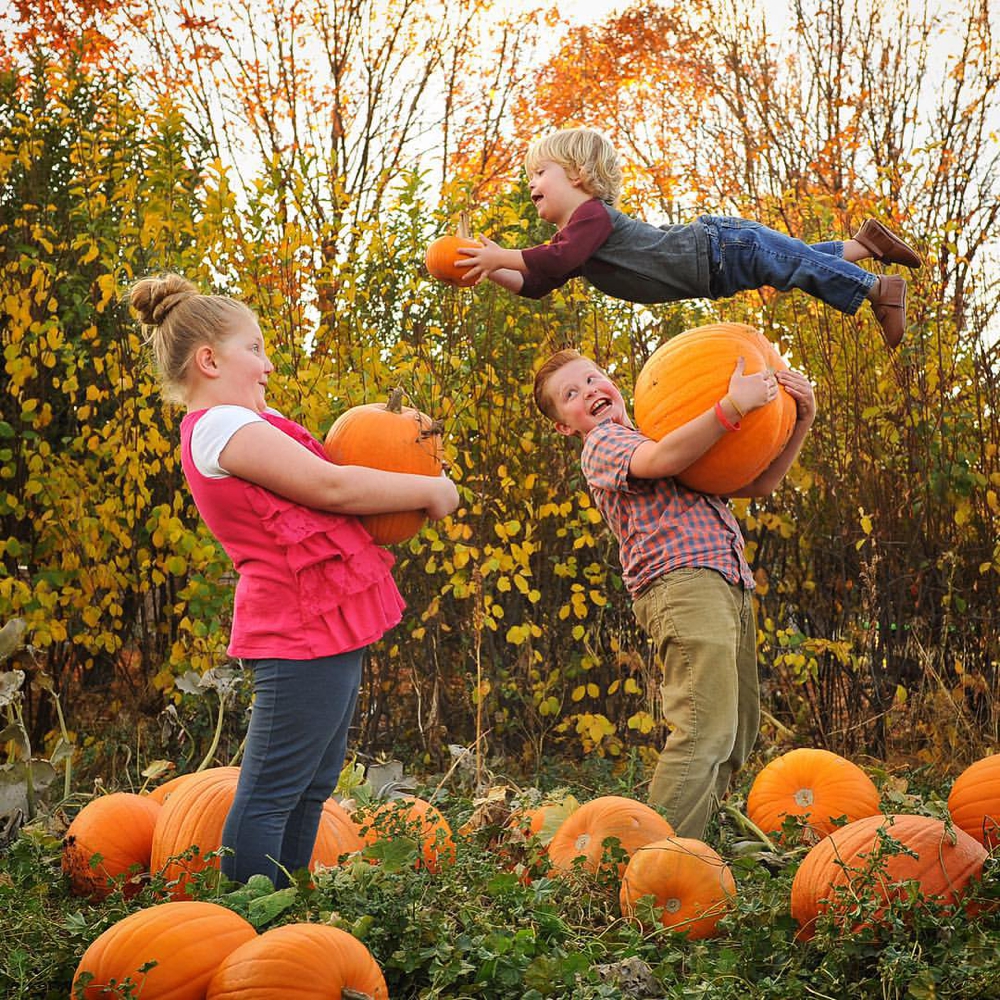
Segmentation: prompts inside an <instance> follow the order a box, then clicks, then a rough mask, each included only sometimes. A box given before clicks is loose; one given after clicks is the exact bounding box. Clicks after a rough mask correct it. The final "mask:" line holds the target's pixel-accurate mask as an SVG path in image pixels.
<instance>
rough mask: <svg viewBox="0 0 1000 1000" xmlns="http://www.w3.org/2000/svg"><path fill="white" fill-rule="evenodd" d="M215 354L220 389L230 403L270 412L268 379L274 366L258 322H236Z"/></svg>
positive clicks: (243, 318)
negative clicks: (268, 409)
mask: <svg viewBox="0 0 1000 1000" xmlns="http://www.w3.org/2000/svg"><path fill="white" fill-rule="evenodd" d="M214 353H215V360H216V367H217V369H218V372H219V378H220V380H222V382H221V385H220V388H223V389H224V392H225V395H226V397H227V399H228V400H229V401H230V402H232V403H234V404H236V405H239V406H245V407H247V408H248V409H251V410H255V411H256V412H257V413H262V412H263V411H264V410H265V409H266V408H267V403H266V402H265V400H264V396H265V394H266V392H267V377H268V375H270V374H271V372H273V371H274V365H272V364H271V362H270V361H269V360H268V357H267V350H266V349H265V347H264V337H263V336H262V335H261V332H260V327H259V326H258V325H257V320H256V319H254V318H253V316H250V315H242V316H240V317H239V318H237V319H236V320H234V322H233V324H232V326H231V327H230V332H229V335H228V336H227V337H224V338H223V339H222V340H221V341H220V342H219V344H218V345H217V346H216V348H215V352H214Z"/></svg>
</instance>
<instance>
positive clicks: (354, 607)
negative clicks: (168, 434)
mask: <svg viewBox="0 0 1000 1000" xmlns="http://www.w3.org/2000/svg"><path fill="white" fill-rule="evenodd" d="M206 412H207V411H206V410H197V411H195V412H193V413H188V414H187V415H186V416H185V417H184V419H183V421H182V422H181V465H182V467H183V469H184V475H185V476H186V478H187V481H188V486H189V488H190V490H191V495H192V496H193V497H194V502H195V504H196V506H197V507H198V512H199V513H200V514H201V516H202V519H203V520H204V521H205V523H206V524H207V525H208V527H209V529H210V530H211V532H212V533H213V534H214V535H215V537H216V538H217V539H218V540H219V543H220V544H221V545H222V548H223V549H224V550H225V552H226V555H228V556H229V558H230V559H231V560H232V561H233V567H234V569H235V570H236V572H237V573H238V574H239V582H238V583H237V585H236V597H235V602H234V607H233V624H232V632H231V636H230V643H229V650H228V652H229V655H230V656H233V657H241V658H247V659H257V658H261V657H275V658H281V659H295V660H300V659H301V660H305V659H315V658H316V657H319V656H334V655H336V654H338V653H346V652H348V651H349V650H352V649H359V648H360V647H362V646H366V645H368V644H369V643H371V642H374V641H375V640H376V639H379V638H380V637H381V636H382V635H383V634H384V633H385V632H387V631H388V630H389V629H390V628H392V627H393V626H394V625H396V624H398V622H399V620H400V619H401V618H402V612H403V609H404V608H405V607H406V605H405V603H404V601H403V598H402V597H401V596H400V593H399V591H398V590H397V588H396V584H395V581H394V580H393V578H392V572H391V568H392V564H393V562H394V560H393V557H392V555H391V554H390V553H389V552H387V551H386V550H385V549H382V548H380V547H379V546H377V545H376V544H375V543H374V542H373V541H372V539H371V536H370V535H369V534H368V532H367V531H366V530H365V529H364V527H362V525H361V522H360V520H359V519H358V518H357V517H354V516H352V515H345V514H333V513H329V512H327V511H320V510H314V509H313V508H311V507H303V506H302V505H301V504H297V503H293V502H292V501H290V500H286V499H285V498H284V497H281V496H278V495H277V494H276V493H272V492H270V490H266V489H264V488H263V487H262V486H257V485H255V484H254V483H250V482H248V481H247V480H245V479H240V478H239V477H238V476H226V477H224V478H209V477H207V476H203V475H202V474H201V473H200V472H199V471H198V470H197V468H196V467H195V464H194V460H193V459H192V456H191V434H192V432H193V431H194V427H195V425H196V424H197V422H198V420H199V419H200V418H201V417H202V416H203V415H204V414H205V413H206ZM261 416H262V417H263V419H265V420H266V421H267V422H268V423H269V424H272V425H273V426H274V427H277V428H278V430H280V431H283V432H284V433H285V434H287V435H288V436H289V437H291V438H293V439H294V440H296V441H298V442H299V443H300V444H301V445H303V447H306V448H308V449H309V450H310V451H312V452H313V453H315V454H316V455H319V456H320V457H321V458H323V459H325V460H328V459H327V456H326V453H325V452H324V451H323V448H322V446H321V445H320V443H319V442H318V441H317V440H316V439H315V438H314V437H313V436H312V435H311V434H310V433H309V431H307V430H306V429H305V428H304V427H302V426H301V425H299V424H297V423H295V422H294V421H292V420H287V419H285V418H284V417H281V416H278V415H277V414H275V413H269V412H265V413H263V414H261Z"/></svg>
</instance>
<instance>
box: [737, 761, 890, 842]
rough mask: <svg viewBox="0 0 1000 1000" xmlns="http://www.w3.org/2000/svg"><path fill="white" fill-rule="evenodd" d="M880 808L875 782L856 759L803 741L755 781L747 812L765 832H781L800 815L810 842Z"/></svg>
mask: <svg viewBox="0 0 1000 1000" xmlns="http://www.w3.org/2000/svg"><path fill="white" fill-rule="evenodd" d="M878 811H879V793H878V789H877V788H876V787H875V783H874V782H873V781H872V780H871V778H869V777H868V775H867V774H865V772H864V771H862V770H861V768H860V767H858V765H857V764H855V763H853V762H852V761H849V760H846V759H845V758H844V757H841V756H840V755H839V754H835V753H831V752H830V751H829V750H820V749H814V748H811V747H801V748H799V749H797V750H789V751H788V753H785V754H782V755H781V756H780V757H775V759H774V760H772V761H770V763H768V764H766V765H765V766H764V767H763V768H762V769H761V770H760V772H759V773H758V774H757V777H756V778H754V781H753V784H752V785H751V786H750V794H749V795H748V796H747V815H748V816H749V817H750V820H751V821H752V822H753V823H755V824H756V825H757V826H759V827H760V829H761V830H763V831H764V833H767V834H773V833H778V834H780V833H781V828H782V826H783V824H784V822H785V818H786V817H788V816H794V817H798V818H800V819H801V820H802V821H803V822H804V823H806V824H807V825H806V827H805V828H804V831H803V832H804V834H805V837H804V839H805V840H806V842H808V843H815V842H816V841H817V840H819V839H821V838H822V837H825V836H826V835H827V834H828V833H832V832H833V830H834V829H836V823H834V820H838V819H840V818H841V817H842V816H843V817H846V818H847V822H848V823H850V822H853V821H854V820H856V819H863V818H864V817H865V816H874V815H876V814H877V813H878Z"/></svg>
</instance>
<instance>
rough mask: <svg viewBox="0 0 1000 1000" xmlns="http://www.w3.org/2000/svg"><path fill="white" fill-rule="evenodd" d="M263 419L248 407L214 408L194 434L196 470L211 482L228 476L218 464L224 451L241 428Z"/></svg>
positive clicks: (192, 445)
mask: <svg viewBox="0 0 1000 1000" xmlns="http://www.w3.org/2000/svg"><path fill="white" fill-rule="evenodd" d="M269 412H277V411H269ZM263 419H264V418H263V417H262V416H261V415H260V414H259V413H257V412H255V411H254V410H249V409H247V408H246V407H245V406H231V405H229V404H224V405H222V406H213V407H211V409H209V410H207V411H206V412H205V415H204V416H203V417H202V418H201V419H200V420H199V421H198V423H196V424H195V425H194V430H193V431H192V433H191V458H192V460H193V461H194V467H195V468H196V469H197V470H198V471H199V472H200V473H201V474H202V475H203V476H205V477H207V478H208V479H225V478H226V477H227V476H228V475H229V473H228V472H226V470H225V469H223V468H222V466H221V465H219V456H220V455H221V454H222V449H223V448H225V447H226V445H227V444H229V439H230V438H231V437H232V436H233V435H234V434H235V433H236V432H237V431H238V430H239V429H240V428H241V427H245V426H246V425H247V424H252V423H254V422H255V421H257V420H263Z"/></svg>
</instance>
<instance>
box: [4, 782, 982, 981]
mask: <svg viewBox="0 0 1000 1000" xmlns="http://www.w3.org/2000/svg"><path fill="white" fill-rule="evenodd" d="M575 773H576V777H577V779H578V780H577V781H576V783H575V784H573V785H572V786H571V790H574V791H575V794H576V795H577V797H578V798H579V799H580V800H581V801H585V800H586V799H587V798H591V797H593V796H594V795H595V794H600V793H601V792H597V791H596V789H597V788H599V787H600V786H601V785H602V784H603V786H604V787H603V789H602V791H603V792H605V793H615V794H628V789H627V788H623V787H614V786H613V785H612V784H611V783H612V782H613V781H614V780H615V779H614V776H613V774H612V773H611V772H610V771H600V770H595V769H590V770H583V771H581V770H580V769H579V768H577V769H576V772H575ZM548 780H550V781H556V780H558V781H560V782H563V783H565V782H566V774H565V773H564V774H560V775H550V776H548ZM431 787H433V786H431ZM444 791H445V792H446V793H448V794H446V795H445V797H444V798H443V799H442V800H441V801H440V803H439V805H440V808H441V809H442V811H443V812H444V813H445V815H446V816H448V818H449V820H450V821H451V823H452V826H453V828H455V829H457V828H458V827H459V826H460V825H461V824H462V823H463V822H464V821H465V820H466V819H467V818H468V817H469V815H470V814H471V813H472V811H473V805H474V804H473V801H472V799H471V797H470V796H469V795H468V793H467V791H464V792H463V791H462V790H457V789H455V788H454V787H453V786H451V790H450V792H449V791H448V787H446V788H445V789H444ZM501 834H502V830H501V828H500V826H499V825H498V824H487V825H485V826H483V827H482V828H481V829H479V830H477V831H475V832H474V833H472V834H471V835H468V836H465V837H460V838H458V852H457V858H456V860H455V862H454V864H452V865H449V866H446V867H445V868H444V869H443V870H442V871H440V872H438V873H436V874H435V873H430V872H428V871H426V870H422V869H415V867H414V861H415V859H416V855H417V850H418V847H417V844H416V842H415V841H414V840H412V839H410V838H406V837H403V838H400V839H399V841H398V842H396V843H395V844H394V846H393V848H392V849H390V850H386V849H383V850H381V852H380V854H381V858H380V861H379V863H378V864H371V863H369V862H368V861H364V860H361V859H357V858H356V859H353V860H348V862H347V863H346V864H345V865H344V866H343V867H340V868H336V869H329V870H325V871H323V872H321V873H319V874H317V876H316V877H315V878H313V879H310V878H308V877H306V876H305V875H304V873H303V874H302V875H301V877H297V878H296V879H295V880H294V883H293V885H292V886H291V887H290V888H288V889H284V890H280V891H277V892H276V891H275V890H274V889H273V887H272V886H271V884H270V883H269V882H268V881H267V880H266V879H263V878H260V877H258V878H255V879H253V880H252V881H251V882H250V883H249V884H248V885H246V886H235V885H231V884H230V885H225V884H224V885H218V884H217V882H218V880H217V879H212V878H205V879H203V880H202V881H200V882H199V883H198V884H197V885H196V888H195V890H194V893H195V895H197V896H198V897H199V898H206V899H212V900H214V901H217V902H219V903H221V904H222V905H225V906H228V907H230V908H232V909H234V910H236V911H237V912H239V913H241V914H242V915H243V916H245V917H246V918H247V919H248V920H250V922H251V923H253V924H254V925H255V926H256V927H257V928H258V929H260V930H263V929H265V928H267V927H270V926H275V925H277V924H281V923H286V922H291V921H302V920H308V921H324V922H329V923H331V924H334V925H336V926H339V927H342V928H344V929H346V930H349V931H350V932H351V933H353V934H354V935H355V936H357V937H358V938H359V939H361V940H362V941H363V942H364V943H365V944H366V945H367V947H368V948H369V949H370V950H371V952H372V953H373V955H374V956H375V958H376V959H377V960H378V962H379V964H380V965H381V967H382V969H383V971H384V973H385V976H386V980H387V982H388V985H389V993H390V996H391V997H393V1000H410V998H413V1000H415V998H428V1000H429V998H440V1000H466V998H469V1000H472V998H476V1000H508V998H509V1000H541V998H548V997H554V998H573V1000H591V998H595V1000H596V998H619V997H620V998H626V997H628V998H642V997H646V998H649V1000H653V998H662V1000H695V998H707V1000H728V998H733V1000H736V998H740V1000H745V998H760V1000H796V998H803V1000H806V998H808V1000H816V998H824V997H828V998H836V1000H842V998H845V997H862V998H867V997H874V998H889V1000H892V998H898V1000H904V998H905V1000H909V998H914V1000H921V998H936V997H948V998H956V1000H958V998H968V1000H973V998H975V1000H989V998H992V997H996V998H1000V949H998V948H997V947H996V942H997V940H1000V914H998V910H997V907H996V901H997V898H998V897H1000V888H998V878H997V876H998V874H1000V860H998V859H997V858H995V857H991V858H990V859H989V860H988V862H987V867H986V872H985V877H984V879H983V881H982V883H981V885H979V887H978V889H977V894H978V895H979V897H980V903H981V912H980V913H979V914H978V915H977V916H975V917H969V916H967V915H966V914H965V912H964V911H958V912H955V913H948V912H941V911H939V910H935V909H934V908H933V907H928V906H926V905H925V904H924V903H923V901H922V900H919V899H914V898H911V899H904V900H903V901H902V902H899V903H897V904H894V906H893V907H892V908H891V910H890V913H889V914H888V915H887V917H886V919H885V921H884V924H883V925H882V927H881V928H880V930H879V932H878V933H877V934H876V933H873V932H864V931H859V932H848V931H845V930H844V929H843V928H841V927H838V926H837V925H836V924H835V923H834V922H833V921H832V920H829V919H824V920H821V921H820V923H819V925H818V927H817V933H816V936H815V937H814V939H813V940H812V941H810V942H808V943H804V942H800V941H797V940H796V938H795V931H796V925H795V922H794V920H793V919H792V917H791V915H790V912H789V899H790V891H791V881H792V878H793V876H794V873H795V870H796V868H797V866H798V864H799V862H800V860H801V858H802V856H803V853H804V849H803V848H795V849H790V850H781V849H778V850H774V851H767V850H754V849H753V846H752V845H749V844H748V843H747V842H746V836H747V835H746V833H745V831H744V830H743V829H741V828H740V827H739V825H738V824H736V823H734V822H733V821H732V819H731V818H723V820H722V821H721V823H720V824H719V825H718V826H716V827H715V828H713V830H712V831H711V832H710V835H709V837H708V839H709V840H710V841H711V842H712V843H713V845H714V846H716V847H717V849H719V851H720V853H721V854H722V856H723V857H724V858H726V859H727V861H728V862H729V864H730V866H731V868H732V870H733V873H734V876H735V878H736V883H737V897H736V902H735V906H734V908H733V909H732V911H731V913H730V914H729V915H728V916H726V917H725V918H724V919H723V922H722V924H721V928H722V934H721V936H719V937H717V938H715V939H712V940H708V941H688V940H686V939H685V938H683V937H681V936H679V935H677V934H675V933H672V932H669V931H666V930H665V929H662V928H660V929H659V930H658V931H656V932H648V933H643V932H642V931H641V930H639V929H638V928H637V927H636V926H634V925H632V924H631V923H629V922H627V921H625V920H623V919H622V918H621V916H620V914H619V908H618V884H619V883H618V878H617V875H616V874H614V875H608V876H600V875H591V874H588V873H586V872H583V871H574V872H573V873H571V874H569V875H562V876H559V877H554V876H553V875H552V874H551V873H545V871H544V861H543V862H542V864H541V866H538V865H535V867H534V873H535V877H534V878H533V879H531V880H528V879H525V878H522V877H521V875H520V874H519V871H518V870H515V869H514V868H513V864H514V862H515V861H516V860H520V861H522V862H527V863H531V862H533V861H538V860H539V857H541V855H542V854H543V852H540V851H539V850H538V849H537V845H531V844H528V845H524V846H522V847H516V846H515V847H512V848H510V849H509V850H510V851H511V852H513V854H514V855H515V856H513V857H512V856H511V855H510V854H505V849H504V848H503V842H502V839H501ZM59 859H60V841H59V839H58V838H57V837H56V836H53V835H51V834H49V833H47V832H46V830H45V824H44V822H39V823H36V824H34V825H33V826H31V827H29V828H27V829H26V830H24V831H22V834H21V836H20V837H19V838H18V839H17V840H15V841H14V843H13V844H12V845H10V846H9V847H8V848H7V849H6V850H5V851H4V852H3V853H2V855H0V928H2V931H0V936H2V939H3V943H2V947H0V995H2V996H4V997H9V998H11V1000H13V998H32V1000H35V998H37V1000H47V998H50V997H51V998H54V997H60V998H65V997H67V996H69V995H70V983H71V980H72V977H73V973H74V970H75V969H76V966H77V963H78V961H79V958H80V956H81V955H82V953H83V951H84V950H85V948H86V947H87V945H88V944H89V943H90V942H91V941H92V940H93V939H94V938H96V937H97V936H98V935H99V934H100V933H101V932H102V931H103V930H105V929H106V928H107V927H109V926H111V924H112V923H114V922H115V921H116V920H119V919H121V917H123V916H124V915H126V914H127V913H129V912H132V911H133V910H135V909H137V908H139V907H142V906H149V905H152V904H154V903H156V902H158V901H160V900H161V899H162V896H161V895H159V893H161V892H162V890H163V888H164V887H163V885H162V883H160V882H159V881H158V880H157V879H156V878H154V879H153V880H152V881H151V882H150V884H149V885H147V886H146V887H145V888H144V889H143V890H142V891H141V892H140V893H139V895H138V896H136V897H135V898H133V899H130V900H127V901H126V900H125V899H123V897H122V896H121V894H120V893H113V894H112V895H111V896H110V897H109V898H108V899H107V900H105V901H104V902H103V903H100V904H96V905H91V904H89V903H86V902H83V901H81V900H79V899H77V898H75V897H73V896H71V895H69V893H68V889H67V883H66V881H65V879H64V877H63V875H62V874H61V871H60V868H59ZM873 877H874V876H873Z"/></svg>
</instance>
